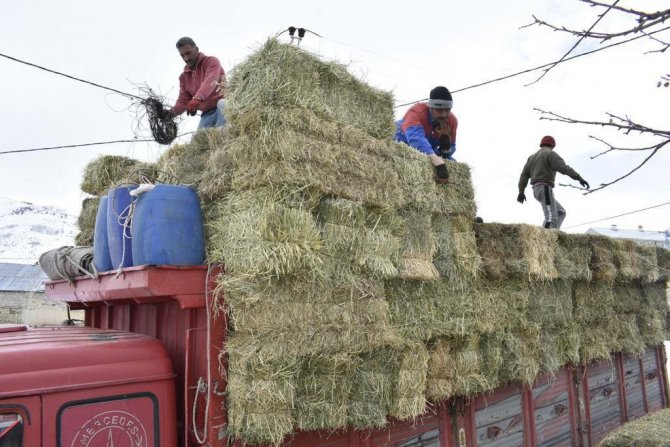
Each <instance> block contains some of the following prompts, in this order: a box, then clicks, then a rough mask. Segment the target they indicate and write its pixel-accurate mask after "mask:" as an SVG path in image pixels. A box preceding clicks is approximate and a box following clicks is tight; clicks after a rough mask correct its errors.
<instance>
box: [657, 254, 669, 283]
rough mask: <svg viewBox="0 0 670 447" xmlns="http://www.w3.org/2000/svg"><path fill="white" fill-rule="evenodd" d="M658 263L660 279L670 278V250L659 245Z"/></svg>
mask: <svg viewBox="0 0 670 447" xmlns="http://www.w3.org/2000/svg"><path fill="white" fill-rule="evenodd" d="M656 264H657V265H658V279H659V280H662V281H667V280H668V279H670V250H667V249H665V248H661V247H658V246H657V247H656Z"/></svg>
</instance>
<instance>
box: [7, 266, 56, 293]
mask: <svg viewBox="0 0 670 447" xmlns="http://www.w3.org/2000/svg"><path fill="white" fill-rule="evenodd" d="M48 279H49V278H48V277H47V275H46V274H45V273H44V272H43V271H42V268H41V267H40V266H39V265H29V264H4V263H0V292H41V291H43V290H44V281H46V280H48Z"/></svg>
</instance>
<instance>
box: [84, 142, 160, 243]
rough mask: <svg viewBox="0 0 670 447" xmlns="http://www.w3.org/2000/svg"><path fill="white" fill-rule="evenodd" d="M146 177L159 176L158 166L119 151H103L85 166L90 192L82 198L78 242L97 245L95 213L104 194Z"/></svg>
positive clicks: (86, 181)
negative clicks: (121, 153) (113, 152)
mask: <svg viewBox="0 0 670 447" xmlns="http://www.w3.org/2000/svg"><path fill="white" fill-rule="evenodd" d="M142 177H148V179H149V180H150V181H153V180H155V177H156V174H155V167H154V166H153V165H152V164H150V163H143V162H140V161H139V160H134V159H132V158H128V157H123V156H118V155H101V156H100V157H98V158H96V159H95V160H93V161H91V162H90V163H88V164H87V165H86V167H85V168H84V177H83V179H82V182H81V190H82V191H83V192H84V193H86V194H87V195H88V197H86V198H85V199H84V200H83V202H82V207H81V208H82V209H81V213H80V214H79V219H78V220H77V225H78V226H79V233H78V234H77V235H76V236H75V245H83V246H86V245H93V235H94V234H95V216H96V213H97V211H98V205H99V204H100V198H101V197H102V196H104V195H106V194H107V192H108V191H109V189H110V188H114V187H116V186H119V185H122V184H128V183H139V182H140V181H142Z"/></svg>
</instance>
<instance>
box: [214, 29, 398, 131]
mask: <svg viewBox="0 0 670 447" xmlns="http://www.w3.org/2000/svg"><path fill="white" fill-rule="evenodd" d="M229 88H230V93H229V94H228V96H227V104H226V117H227V118H228V119H229V120H230V121H231V122H239V121H240V120H241V118H240V117H242V116H245V115H246V114H247V113H249V112H250V111H253V110H254V109H256V108H258V107H259V106H261V107H272V108H278V109H286V108H293V107H302V108H306V109H309V110H311V111H312V112H313V113H314V114H315V115H317V116H318V117H320V118H322V119H325V120H328V121H336V122H339V123H344V124H347V125H350V126H353V127H356V128H358V129H360V130H361V131H363V132H365V133H367V134H369V135H371V136H372V137H375V138H390V137H391V136H392V135H393V133H394V131H395V124H394V121H393V96H392V95H391V93H389V92H383V91H380V90H377V89H374V88H372V87H370V86H368V85H366V84H365V83H363V82H361V81H359V80H358V79H356V78H355V77H354V76H352V75H350V74H349V73H348V72H347V69H346V67H345V66H344V65H341V64H338V63H334V62H330V63H327V62H322V61H321V60H319V58H318V57H316V56H315V55H312V54H309V53H308V52H306V51H304V50H302V49H300V48H298V47H296V46H292V45H286V44H281V43H279V42H278V41H277V40H275V39H270V40H268V41H267V42H266V43H265V45H264V46H263V47H262V48H260V49H259V50H258V51H257V52H255V53H254V54H252V55H251V56H250V57H249V58H248V59H247V60H246V61H243V62H242V63H240V64H238V65H237V66H236V67H235V69H234V70H233V72H232V73H231V77H230V81H229Z"/></svg>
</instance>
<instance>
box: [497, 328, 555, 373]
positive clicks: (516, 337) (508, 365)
mask: <svg viewBox="0 0 670 447" xmlns="http://www.w3.org/2000/svg"><path fill="white" fill-rule="evenodd" d="M540 334H541V331H540V328H539V327H538V326H536V325H526V327H524V328H514V329H512V330H506V331H501V332H499V333H496V334H493V335H492V337H493V338H495V339H498V341H499V342H500V344H501V349H502V352H504V353H505V358H504V361H503V364H502V367H501V368H500V382H501V383H510V382H520V383H522V384H524V385H531V384H532V383H533V382H534V381H535V378H536V377H537V375H538V374H539V372H540V371H541V370H542V364H543V351H544V346H543V345H542V338H541V336H540ZM544 363H547V362H546V358H545V359H544Z"/></svg>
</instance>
